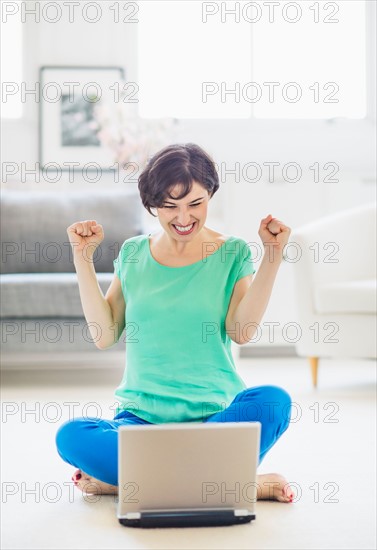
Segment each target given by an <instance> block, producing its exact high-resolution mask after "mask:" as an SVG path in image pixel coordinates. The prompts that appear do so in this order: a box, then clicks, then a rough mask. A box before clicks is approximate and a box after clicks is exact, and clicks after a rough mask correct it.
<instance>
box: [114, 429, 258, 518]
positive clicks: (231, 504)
mask: <svg viewBox="0 0 377 550" xmlns="http://www.w3.org/2000/svg"><path fill="white" fill-rule="evenodd" d="M260 433H261V424H260V422H226V423H212V422H209V423H205V422H204V423H197V422H176V423H175V422H174V423H165V424H133V425H128V426H121V427H120V428H119V430H118V473H119V477H118V485H119V495H118V510H117V517H118V519H119V522H120V523H121V524H122V525H125V526H128V527H146V528H149V527H202V526H214V525H221V526H223V525H234V524H240V523H248V522H250V521H251V520H254V519H255V517H256V516H255V505H256V500H257V483H256V475H257V466H258V461H259V447H260Z"/></svg>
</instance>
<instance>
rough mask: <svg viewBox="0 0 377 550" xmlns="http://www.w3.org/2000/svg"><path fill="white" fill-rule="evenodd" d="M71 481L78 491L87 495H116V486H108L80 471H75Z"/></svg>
mask: <svg viewBox="0 0 377 550" xmlns="http://www.w3.org/2000/svg"><path fill="white" fill-rule="evenodd" d="M72 481H73V482H74V484H75V485H76V487H77V488H78V489H80V491H82V492H83V493H87V494H89V495H117V494H118V485H110V484H109V483H105V482H104V481H99V480H98V479H96V478H94V477H91V476H89V475H88V474H86V473H85V472H83V471H82V470H76V472H75V473H74V474H73V476H72Z"/></svg>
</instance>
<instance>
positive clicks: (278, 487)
mask: <svg viewBox="0 0 377 550" xmlns="http://www.w3.org/2000/svg"><path fill="white" fill-rule="evenodd" d="M257 484H258V487H257V500H278V501H279V502H292V501H293V499H294V497H295V494H294V492H293V491H292V489H291V488H290V486H289V483H288V481H287V480H286V479H285V478H284V477H283V476H281V475H280V474H261V475H257Z"/></svg>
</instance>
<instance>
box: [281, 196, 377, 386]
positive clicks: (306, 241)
mask: <svg viewBox="0 0 377 550" xmlns="http://www.w3.org/2000/svg"><path fill="white" fill-rule="evenodd" d="M290 243H296V247H297V253H298V256H300V254H301V257H298V258H297V261H295V262H294V263H292V264H291V265H292V266H293V273H294V276H293V277H294V282H295V294H296V303H297V311H298V316H299V323H300V327H301V330H302V334H301V337H300V339H299V340H298V342H297V343H296V351H297V354H298V355H299V356H301V357H308V358H309V361H310V366H311V373H312V381H313V385H314V386H316V385H317V375H318V361H319V358H320V357H337V358H340V357H344V358H347V357H348V358H351V357H352V358H354V357H359V358H376V203H374V204H366V205H362V206H358V207H355V208H352V209H349V210H346V211H342V212H337V213H335V214H332V215H329V216H326V217H324V218H322V219H319V220H317V221H315V222H312V223H309V224H306V225H304V226H301V227H299V228H296V229H294V230H292V232H291V236H290ZM289 256H290V260H291V256H292V255H291V254H289ZM291 261H292V260H291Z"/></svg>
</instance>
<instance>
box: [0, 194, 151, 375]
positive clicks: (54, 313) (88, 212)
mask: <svg viewBox="0 0 377 550" xmlns="http://www.w3.org/2000/svg"><path fill="white" fill-rule="evenodd" d="M142 214H143V206H142V203H141V199H140V196H139V193H138V190H137V189H135V190H134V189H127V190H125V189H122V190H120V189H119V188H113V189H112V188H111V187H108V188H107V190H106V191H99V190H98V191H93V189H90V190H89V189H88V190H80V191H70V192H68V193H64V194H63V193H62V192H52V191H49V192H47V193H44V192H40V191H38V192H32V193H31V192H27V191H13V190H2V193H1V251H2V255H1V275H0V288H1V310H0V314H1V338H2V344H1V347H2V351H1V354H2V357H1V358H2V366H3V368H4V367H5V368H7V365H8V364H11V363H12V361H14V360H15V358H16V360H17V362H18V361H20V360H21V361H22V360H23V359H24V362H25V363H27V362H28V361H32V359H33V357H36V356H37V357H39V358H45V359H47V360H48V359H49V358H50V357H51V358H53V357H54V358H56V357H57V356H58V357H59V358H61V359H62V360H64V357H68V356H70V357H72V354H73V357H75V358H76V362H77V360H78V359H79V358H80V357H81V355H77V353H78V352H80V353H84V352H91V354H97V355H101V356H102V359H103V355H102V354H103V352H102V351H101V350H99V349H98V348H97V347H96V346H95V344H94V342H93V339H92V337H91V335H90V332H89V329H88V327H87V323H86V320H85V317H84V314H83V310H82V305H81V300H80V294H79V288H78V282H77V275H76V271H75V267H74V264H73V257H72V249H71V245H70V243H69V240H68V235H67V227H68V226H69V225H71V224H72V223H73V222H75V221H78V220H87V219H94V220H96V221H97V222H98V223H100V224H101V225H102V226H103V228H104V233H105V238H104V240H103V242H102V243H101V245H100V246H99V247H98V249H97V250H96V253H95V257H94V265H95V269H96V272H97V277H98V282H99V285H100V287H101V289H102V292H103V293H104V295H105V294H106V291H107V289H108V287H109V285H110V282H111V280H112V277H113V273H114V267H113V260H114V259H115V258H116V256H117V255H118V252H119V249H120V247H121V246H122V243H123V242H124V240H125V239H128V238H129V237H132V236H135V235H140V234H142V233H143V232H144V231H143V215H142ZM124 350H125V332H123V335H122V337H121V338H120V340H119V341H118V343H117V344H115V345H114V346H112V347H111V348H109V349H108V350H107V351H108V352H109V353H111V352H116V351H118V352H120V351H124Z"/></svg>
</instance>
